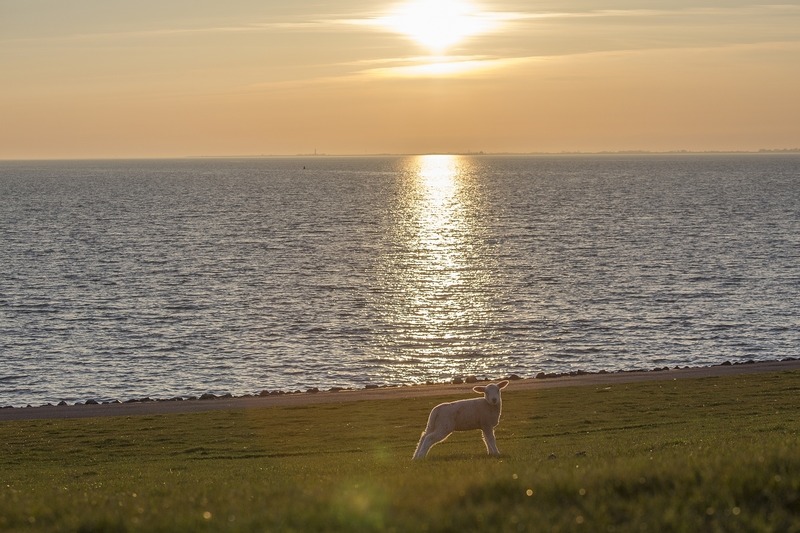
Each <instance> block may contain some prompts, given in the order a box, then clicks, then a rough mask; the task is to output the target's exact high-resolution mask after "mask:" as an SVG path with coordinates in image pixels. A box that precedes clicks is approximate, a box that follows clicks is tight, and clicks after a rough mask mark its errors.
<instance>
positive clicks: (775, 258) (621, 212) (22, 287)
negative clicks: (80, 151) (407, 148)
mask: <svg viewBox="0 0 800 533" xmlns="http://www.w3.org/2000/svg"><path fill="white" fill-rule="evenodd" d="M0 239H2V246H0V265H2V277H0V405H17V406H21V405H25V404H29V403H30V404H34V405H38V404H42V403H46V402H52V403H55V402H58V401H60V400H66V401H69V402H72V401H78V400H81V401H82V400H86V399H89V398H92V399H97V400H106V399H120V400H125V399H129V398H141V397H145V396H150V397H154V398H166V397H171V396H186V395H196V394H200V393H204V392H212V393H216V394H224V393H233V394H244V393H254V392H259V391H261V390H263V389H270V390H272V389H283V390H292V389H305V388H307V387H320V388H328V387H332V386H345V387H346V386H353V387H363V386H364V385H366V384H370V383H371V384H403V383H408V384H410V383H419V382H425V381H429V380H430V381H445V380H449V379H451V378H452V377H453V376H464V375H469V374H475V375H478V376H485V377H500V376H503V375H507V374H510V373H516V374H519V375H522V376H532V375H534V374H536V373H538V372H540V371H544V372H563V371H571V370H576V369H581V370H587V371H598V370H601V369H606V370H610V371H613V370H621V369H639V368H644V369H651V368H654V367H664V366H675V365H681V366H683V365H707V364H714V363H720V362H723V361H733V362H739V361H746V360H751V359H752V360H767V359H780V358H784V357H798V356H800V304H799V303H798V302H800V156H795V155H724V156H723V155H704V156H679V155H669V156H583V157H577V156H569V157H568V156H563V157H489V156H481V157H458V156H421V157H369V158H327V157H314V158H278V159H248V160H175V161H91V162H35V163H34V162H19V163H16V162H4V163H0Z"/></svg>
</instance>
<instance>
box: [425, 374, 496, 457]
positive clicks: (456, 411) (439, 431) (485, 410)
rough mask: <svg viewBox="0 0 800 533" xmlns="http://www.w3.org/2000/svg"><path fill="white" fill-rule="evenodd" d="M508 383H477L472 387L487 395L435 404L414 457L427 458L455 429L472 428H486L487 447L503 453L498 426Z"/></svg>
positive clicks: (484, 431)
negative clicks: (502, 393)
mask: <svg viewBox="0 0 800 533" xmlns="http://www.w3.org/2000/svg"><path fill="white" fill-rule="evenodd" d="M506 385H508V381H501V382H500V383H497V384H494V383H490V384H489V385H486V386H485V387H484V386H479V387H473V388H472V390H474V391H475V392H477V393H478V394H483V398H472V399H469V400H458V401H456V402H450V403H440V404H439V405H437V406H436V407H434V408H433V409H432V410H431V414H430V416H429V417H428V425H427V426H426V427H425V431H423V432H422V436H421V437H420V439H419V444H417V450H416V451H415V452H414V459H423V458H425V457H426V456H427V455H428V450H430V449H431V447H432V446H433V445H435V444H438V443H439V442H442V441H443V440H444V439H446V438H447V437H449V436H450V434H451V433H452V432H453V431H466V430H470V429H480V430H481V431H482V432H483V442H485V443H486V451H487V452H489V453H490V454H491V455H500V451H499V450H498V449H497V443H496V442H495V440H494V428H495V426H497V424H498V423H499V422H500V410H501V408H502V406H503V400H502V399H501V398H500V390H501V389H504V388H505V387H506Z"/></svg>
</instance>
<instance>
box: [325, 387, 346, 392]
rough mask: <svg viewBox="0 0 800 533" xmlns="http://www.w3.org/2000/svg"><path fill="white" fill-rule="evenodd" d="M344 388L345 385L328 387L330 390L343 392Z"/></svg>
mask: <svg viewBox="0 0 800 533" xmlns="http://www.w3.org/2000/svg"><path fill="white" fill-rule="evenodd" d="M343 390H344V387H331V388H330V389H328V392H341V391H343Z"/></svg>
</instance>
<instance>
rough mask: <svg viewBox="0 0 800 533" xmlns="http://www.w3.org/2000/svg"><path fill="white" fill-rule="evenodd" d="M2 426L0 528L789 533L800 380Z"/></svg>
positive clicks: (772, 377) (794, 508) (796, 475)
mask: <svg viewBox="0 0 800 533" xmlns="http://www.w3.org/2000/svg"><path fill="white" fill-rule="evenodd" d="M444 399H446V398H441V399H436V400H431V399H429V398H426V399H419V400H416V399H415V400H383V401H373V402H353V403H344V404H325V405H314V406H306V407H286V408H266V409H255V410H248V411H228V412H208V413H202V414H186V415H170V416H143V417H129V418H100V419H73V420H37V421H22V422H5V423H2V424H0V443H1V444H0V530H11V531H36V530H39V531H85V532H89V531H148V532H150V531H218V530H221V531H293V530H294V531H390V530H397V531H426V530H427V531H473V530H485V531H490V530H491V531H687V532H689V531H691V532H694V531H726V532H727V531H800V447H798V444H800V441H798V430H800V372H787V373H780V374H754V375H745V376H736V377H726V378H709V379H698V380H679V381H661V382H649V383H634V384H624V385H623V384H621V385H615V386H612V387H605V386H603V387H580V388H564V389H548V390H541V391H515V390H514V384H513V383H512V384H511V386H510V387H509V388H508V389H506V391H504V415H503V419H502V421H501V424H500V426H499V427H498V429H497V442H498V446H499V448H500V450H501V452H503V456H502V457H501V458H499V459H495V458H490V457H488V456H486V455H485V449H484V448H483V443H482V442H481V440H480V434H479V433H478V432H467V433H460V434H455V435H453V436H452V437H450V439H448V440H447V441H446V442H444V443H442V444H440V445H438V446H436V447H434V448H433V449H432V451H431V453H430V455H429V458H428V460H426V461H422V462H411V461H410V457H411V454H412V452H413V450H414V447H415V446H416V443H417V440H418V438H419V434H420V432H421V431H422V429H423V427H424V425H425V421H426V418H427V414H428V411H429V410H430V408H431V407H432V406H433V405H434V404H435V403H437V402H438V401H441V400H444Z"/></svg>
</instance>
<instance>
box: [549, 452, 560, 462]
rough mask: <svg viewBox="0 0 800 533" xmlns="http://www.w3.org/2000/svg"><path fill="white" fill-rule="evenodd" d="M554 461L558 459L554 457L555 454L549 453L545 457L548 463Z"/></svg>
mask: <svg viewBox="0 0 800 533" xmlns="http://www.w3.org/2000/svg"><path fill="white" fill-rule="evenodd" d="M556 459H558V457H556V454H554V453H551V454H550V455H548V456H547V460H548V461H554V460H556Z"/></svg>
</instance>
